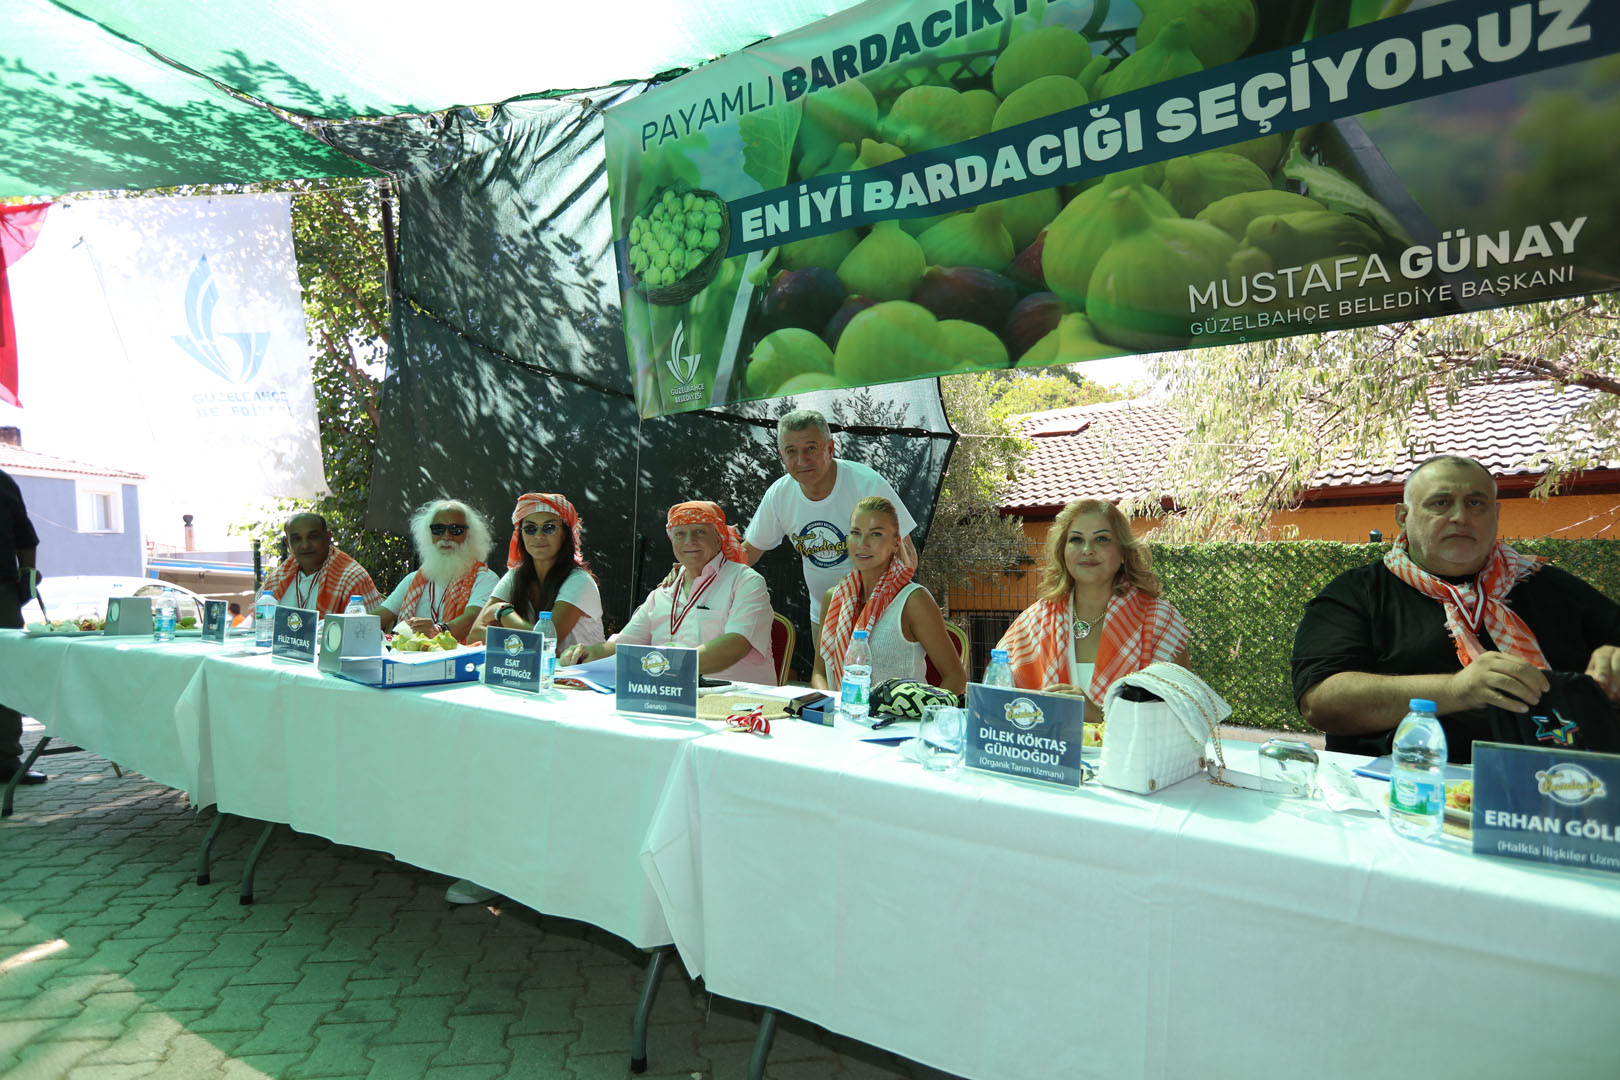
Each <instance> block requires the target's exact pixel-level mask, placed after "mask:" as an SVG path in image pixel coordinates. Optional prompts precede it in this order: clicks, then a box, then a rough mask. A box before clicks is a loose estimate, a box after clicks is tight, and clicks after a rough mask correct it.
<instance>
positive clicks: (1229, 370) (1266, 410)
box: [1129, 293, 1620, 539]
mask: <svg viewBox="0 0 1620 1080" xmlns="http://www.w3.org/2000/svg"><path fill="white" fill-rule="evenodd" d="M1617 334H1620V295H1617V294H1614V293H1609V294H1604V295H1598V296H1587V297H1576V298H1572V299H1568V300H1561V301H1554V302H1549V303H1541V304H1528V305H1522V306H1517V307H1505V308H1496V309H1492V310H1489V311H1480V312H1469V313H1466V314H1462V315H1453V316H1446V317H1443V318H1438V319H1430V320H1425V321H1422V322H1405V323H1388V324H1384V325H1380V326H1369V327H1361V328H1357V329H1353V330H1341V331H1335V332H1332V333H1327V334H1314V335H1302V336H1298V337H1291V338H1282V339H1279V340H1276V341H1264V342H1255V343H1250V344H1247V345H1239V346H1229V347H1219V348H1210V349H1204V350H1200V351H1198V352H1193V353H1177V354H1166V355H1164V356H1162V357H1160V358H1158V359H1157V360H1155V361H1154V371H1155V376H1156V377H1157V378H1158V379H1159V380H1160V382H1161V385H1162V386H1163V387H1164V389H1165V392H1166V397H1167V401H1168V404H1169V406H1170V408H1171V409H1173V410H1174V411H1175V412H1176V413H1177V414H1178V415H1179V416H1180V419H1181V421H1182V425H1183V430H1184V431H1185V432H1186V436H1187V437H1186V439H1185V440H1184V442H1183V443H1182V444H1181V446H1180V447H1179V448H1178V450H1177V451H1176V452H1175V454H1174V455H1173V456H1172V458H1171V460H1170V461H1169V462H1167V464H1166V468H1165V469H1164V470H1163V471H1162V472H1161V474H1160V480H1159V490H1155V491H1152V492H1149V493H1148V494H1147V495H1146V496H1145V497H1144V498H1142V499H1141V500H1139V501H1138V502H1137V503H1136V504H1134V505H1133V506H1131V507H1130V508H1129V509H1130V510H1131V511H1132V512H1134V513H1139V514H1145V515H1153V516H1165V517H1166V518H1167V521H1166V528H1167V529H1168V530H1169V531H1168V532H1165V533H1163V534H1161V535H1162V536H1163V537H1164V538H1165V539H1203V538H1211V537H1223V538H1251V539H1259V538H1262V537H1264V536H1265V535H1266V534H1267V531H1268V526H1269V524H1270V522H1271V520H1272V518H1273V515H1275V514H1276V513H1278V512H1279V511H1282V510H1286V509H1288V508H1290V507H1293V506H1296V505H1297V504H1298V503H1299V500H1300V496H1301V494H1302V493H1303V492H1304V491H1305V490H1306V489H1307V488H1309V487H1310V485H1311V480H1312V477H1313V476H1315V475H1317V474H1318V473H1319V472H1321V471H1322V470H1323V469H1324V468H1325V467H1326V466H1328V465H1329V464H1331V463H1332V462H1334V461H1335V460H1337V459H1339V458H1340V457H1342V456H1348V457H1349V458H1350V459H1353V460H1356V461H1363V462H1366V463H1368V464H1371V465H1379V464H1384V465H1389V464H1392V463H1393V461H1394V460H1395V459H1396V457H1397V455H1400V454H1402V453H1411V454H1415V455H1417V456H1424V455H1426V454H1427V453H1429V452H1433V451H1432V450H1431V449H1430V448H1428V447H1419V446H1417V445H1416V440H1415V438H1414V425H1415V423H1416V422H1417V421H1419V420H1420V419H1422V418H1424V417H1432V416H1434V415H1435V413H1436V411H1437V410H1438V409H1440V408H1442V407H1445V406H1454V405H1455V404H1456V402H1457V399H1458V395H1459V393H1460V392H1461V391H1463V390H1464V389H1466V388H1468V387H1472V386H1477V385H1482V384H1487V383H1507V382H1538V383H1544V384H1547V385H1548V386H1550V387H1554V388H1556V389H1557V390H1559V391H1560V392H1581V391H1585V392H1582V393H1581V398H1582V401H1581V403H1580V404H1579V405H1578V406H1577V407H1576V408H1574V409H1572V410H1570V411H1568V412H1567V413H1564V414H1563V416H1562V419H1561V420H1560V421H1559V423H1558V424H1557V425H1556V426H1555V427H1554V428H1552V429H1551V430H1548V431H1545V432H1540V433H1539V434H1541V435H1543V436H1544V438H1545V439H1546V443H1547V448H1546V450H1545V451H1543V452H1541V453H1538V454H1536V455H1535V456H1534V457H1533V458H1531V459H1528V460H1526V461H1525V462H1523V463H1522V464H1524V465H1526V466H1528V467H1530V468H1532V469H1535V470H1545V472H1544V475H1543V477H1542V479H1541V481H1540V483H1539V484H1538V485H1537V487H1536V489H1535V491H1534V492H1533V494H1534V495H1536V496H1537V497H1541V498H1544V497H1546V496H1547V495H1549V494H1552V493H1554V492H1556V491H1557V490H1558V488H1559V486H1560V484H1562V483H1563V482H1564V481H1565V480H1566V479H1567V478H1569V477H1571V476H1572V475H1574V474H1576V473H1579V472H1581V471H1583V470H1586V469H1590V468H1593V467H1597V466H1600V465H1603V464H1605V463H1608V462H1612V461H1614V460H1615V459H1616V458H1620V356H1617V350H1616V341H1617ZM1438 449H1439V450H1444V449H1445V448H1443V447H1442V448H1438ZM1166 505H1173V506H1174V509H1173V510H1171V511H1168V512H1167V511H1166V510H1165V509H1164V506H1166Z"/></svg>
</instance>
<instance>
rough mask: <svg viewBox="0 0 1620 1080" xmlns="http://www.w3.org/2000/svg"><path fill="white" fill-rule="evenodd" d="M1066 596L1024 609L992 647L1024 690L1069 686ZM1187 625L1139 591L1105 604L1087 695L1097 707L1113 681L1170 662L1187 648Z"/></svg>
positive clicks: (1166, 604) (1170, 607) (1070, 636)
mask: <svg viewBox="0 0 1620 1080" xmlns="http://www.w3.org/2000/svg"><path fill="white" fill-rule="evenodd" d="M1069 602H1070V598H1069V596H1068V595H1064V597H1063V598H1062V599H1060V600H1037V601H1036V602H1035V603H1033V604H1031V605H1030V606H1029V607H1027V608H1025V609H1024V610H1023V612H1022V613H1021V614H1020V615H1019V616H1018V618H1016V619H1014V620H1013V624H1012V625H1011V626H1009V627H1008V628H1007V632H1006V634H1004V635H1002V638H1001V641H1000V642H998V643H997V646H996V647H997V648H1001V649H1006V650H1007V658H1008V660H1009V661H1010V662H1011V665H1012V672H1013V682H1014V683H1016V684H1017V685H1018V686H1020V687H1022V688H1024V689H1025V690H1040V689H1042V688H1043V687H1047V686H1051V685H1052V684H1053V683H1072V682H1074V678H1073V675H1072V674H1071V671H1072V666H1071V663H1072V661H1073V658H1074V621H1073V620H1072V619H1071V618H1070V616H1069ZM1187 640H1188V633H1187V624H1186V623H1185V622H1183V621H1182V618H1181V612H1179V611H1177V610H1176V608H1175V605H1174V604H1172V603H1170V601H1168V600H1166V599H1164V598H1163V597H1159V596H1149V595H1147V594H1146V593H1144V592H1142V591H1140V590H1139V589H1131V590H1130V591H1128V592H1126V593H1125V594H1123V595H1116V596H1115V597H1114V598H1113V599H1112V600H1110V601H1109V602H1108V617H1107V620H1106V621H1105V622H1104V623H1103V627H1102V639H1101V640H1100V641H1099V642H1098V643H1097V663H1096V666H1095V667H1094V668H1093V670H1092V675H1091V683H1090V685H1088V686H1087V687H1086V696H1087V697H1088V698H1090V699H1091V700H1092V701H1093V702H1095V703H1096V704H1099V705H1100V704H1102V700H1103V698H1104V697H1105V696H1106V695H1107V693H1108V688H1109V686H1111V685H1113V683H1114V680H1115V679H1118V678H1120V677H1121V676H1124V675H1129V674H1130V673H1131V672H1133V671H1140V670H1142V669H1143V668H1145V667H1147V666H1148V665H1149V664H1152V663H1156V662H1159V661H1165V662H1168V661H1171V660H1173V659H1174V658H1175V656H1176V655H1177V654H1178V653H1179V652H1181V650H1182V649H1184V648H1186V646H1187Z"/></svg>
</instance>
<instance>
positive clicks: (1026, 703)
mask: <svg viewBox="0 0 1620 1080" xmlns="http://www.w3.org/2000/svg"><path fill="white" fill-rule="evenodd" d="M1002 714H1003V715H1004V716H1006V718H1007V723H1009V724H1011V725H1012V726H1013V727H1015V728H1017V729H1018V730H1019V731H1028V730H1029V729H1030V728H1033V727H1036V726H1038V725H1040V724H1043V723H1045V722H1046V714H1045V713H1043V712H1041V707H1040V706H1039V705H1037V704H1035V703H1034V702H1033V701H1031V700H1030V699H1029V698H1027V697H1015V698H1013V699H1012V700H1011V701H1009V702H1007V705H1006V708H1005V709H1003V710H1002Z"/></svg>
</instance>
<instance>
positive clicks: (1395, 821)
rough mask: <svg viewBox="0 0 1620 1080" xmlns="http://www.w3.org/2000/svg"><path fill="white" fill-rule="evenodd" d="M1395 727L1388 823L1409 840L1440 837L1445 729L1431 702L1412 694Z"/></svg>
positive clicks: (1443, 799) (1444, 764)
mask: <svg viewBox="0 0 1620 1080" xmlns="http://www.w3.org/2000/svg"><path fill="white" fill-rule="evenodd" d="M1407 708H1408V709H1410V710H1411V711H1410V712H1408V713H1407V714H1406V718H1405V719H1404V720H1402V721H1401V726H1400V727H1398V728H1396V729H1395V746H1394V749H1393V751H1392V753H1391V757H1392V759H1393V761H1392V763H1391V765H1390V768H1389V825H1390V828H1392V829H1394V830H1395V831H1396V832H1397V833H1399V834H1400V835H1402V836H1404V837H1407V838H1408V839H1410V840H1423V841H1432V840H1436V839H1439V837H1440V831H1441V828H1442V826H1443V825H1444V824H1445V814H1446V732H1445V729H1444V728H1442V727H1441V726H1440V718H1439V717H1437V716H1435V714H1434V713H1435V705H1434V702H1432V701H1429V700H1428V699H1426V698H1413V699H1412V700H1411V701H1409V702H1407Z"/></svg>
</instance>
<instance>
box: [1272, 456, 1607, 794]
mask: <svg viewBox="0 0 1620 1080" xmlns="http://www.w3.org/2000/svg"><path fill="white" fill-rule="evenodd" d="M1499 518H1500V507H1499V504H1498V503H1497V499H1496V481H1495V480H1494V479H1492V477H1491V474H1490V473H1489V472H1488V471H1487V470H1486V469H1485V467H1484V466H1483V465H1481V464H1480V463H1479V462H1477V461H1475V460H1473V459H1472V458H1466V457H1458V456H1455V455H1444V456H1440V457H1434V458H1430V459H1429V460H1428V461H1425V462H1423V463H1422V464H1420V465H1419V466H1418V467H1417V468H1416V469H1414V470H1412V473H1411V475H1410V476H1408V477H1407V480H1406V487H1405V490H1404V491H1403V493H1402V500H1401V502H1400V503H1399V504H1397V505H1396V507H1395V524H1396V525H1397V526H1398V527H1399V528H1400V529H1401V533H1400V535H1399V536H1398V537H1396V540H1395V545H1394V547H1393V548H1391V549H1390V552H1389V554H1388V555H1386V556H1385V557H1384V558H1383V559H1382V560H1381V561H1379V562H1376V563H1372V564H1370V565H1368V566H1362V567H1358V568H1356V569H1354V570H1350V571H1347V572H1346V573H1343V574H1340V575H1339V576H1338V577H1337V578H1335V579H1334V580H1333V581H1331V582H1329V583H1328V586H1327V588H1325V589H1323V590H1322V592H1321V594H1320V595H1318V596H1317V597H1316V598H1315V599H1314V600H1312V601H1311V602H1310V603H1309V604H1307V605H1306V607H1305V615H1304V618H1303V619H1302V620H1301V621H1300V624H1299V629H1298V632H1297V633H1296V635H1295V638H1294V655H1293V677H1294V698H1295V701H1296V702H1297V703H1298V705H1299V709H1300V712H1301V714H1303V715H1304V717H1305V719H1306V720H1308V721H1310V723H1311V724H1312V725H1313V726H1314V727H1316V728H1318V729H1319V730H1321V731H1323V732H1325V733H1326V734H1327V737H1328V738H1327V745H1328V749H1330V750H1343V751H1346V752H1351V753H1365V754H1370V755H1379V754H1387V753H1389V749H1390V741H1391V738H1392V736H1393V734H1394V730H1395V727H1396V726H1397V725H1398V724H1399V723H1400V721H1401V717H1402V716H1403V715H1405V713H1406V710H1407V701H1408V700H1409V699H1411V698H1428V699H1430V700H1432V701H1434V702H1435V703H1436V705H1437V706H1438V707H1439V714H1440V723H1441V726H1442V727H1444V728H1445V731H1446V745H1447V748H1448V750H1449V752H1450V755H1451V760H1452V761H1454V762H1468V761H1471V760H1473V749H1472V748H1473V742H1474V740H1475V739H1477V738H1491V737H1492V735H1491V730H1492V729H1491V723H1490V716H1491V714H1490V712H1489V710H1490V709H1491V708H1492V707H1494V708H1497V709H1502V710H1506V711H1507V712H1510V713H1517V714H1524V713H1527V712H1529V711H1530V710H1531V709H1532V708H1533V707H1534V706H1535V705H1536V704H1537V702H1539V701H1540V700H1541V696H1542V695H1543V694H1544V693H1546V692H1547V690H1548V687H1549V683H1548V681H1547V677H1546V674H1545V673H1546V672H1548V671H1564V672H1585V673H1586V674H1588V675H1590V676H1591V677H1592V678H1593V679H1594V680H1596V682H1597V683H1598V685H1600V686H1601V687H1602V688H1603V690H1604V692H1605V693H1606V694H1607V695H1608V697H1609V699H1610V700H1611V701H1620V604H1616V603H1615V602H1614V601H1612V600H1609V599H1608V598H1607V597H1605V596H1604V595H1603V594H1602V593H1599V592H1598V591H1597V590H1596V589H1594V588H1592V587H1591V586H1590V585H1587V584H1586V583H1585V582H1583V581H1581V580H1580V579H1579V578H1576V577H1574V576H1573V575H1571V574H1568V573H1565V572H1564V571H1562V570H1560V569H1558V568H1557V567H1555V566H1546V565H1544V564H1543V561H1542V560H1540V559H1535V558H1531V557H1529V556H1526V555H1522V554H1520V553H1519V552H1517V551H1515V550H1514V549H1513V548H1511V547H1508V546H1507V545H1506V544H1503V543H1501V542H1500V541H1498V540H1497V538H1496V534H1497V525H1498V523H1499Z"/></svg>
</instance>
